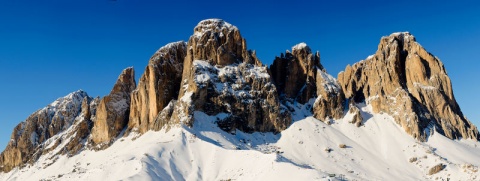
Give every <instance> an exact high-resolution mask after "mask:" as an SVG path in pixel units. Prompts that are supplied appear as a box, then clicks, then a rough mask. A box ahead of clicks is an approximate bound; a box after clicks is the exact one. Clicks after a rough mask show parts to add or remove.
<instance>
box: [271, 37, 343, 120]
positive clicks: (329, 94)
mask: <svg viewBox="0 0 480 181" xmlns="http://www.w3.org/2000/svg"><path fill="white" fill-rule="evenodd" d="M270 73H271V75H272V79H273V81H274V83H275V85H276V87H277V89H278V90H279V91H278V92H279V95H280V99H281V100H284V101H289V102H299V103H301V104H306V103H308V102H309V101H310V99H312V98H313V99H315V102H314V104H313V113H314V116H315V118H317V119H319V120H322V121H327V120H329V119H331V118H335V119H339V118H341V117H342V116H343V109H344V105H343V104H344V99H345V98H344V95H343V92H342V89H341V87H340V86H339V84H338V82H337V80H336V79H335V78H333V77H332V76H331V75H329V74H328V73H327V72H326V70H325V69H324V68H323V66H322V65H321V64H320V53H319V52H318V51H317V52H316V53H315V54H312V51H311V49H310V47H308V46H307V45H306V44H305V43H300V44H297V45H295V46H293V47H292V53H290V52H289V51H287V52H285V55H284V54H282V55H281V56H280V57H276V58H275V60H274V61H273V64H272V65H271V66H270Z"/></svg>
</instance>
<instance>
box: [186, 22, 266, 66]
mask: <svg viewBox="0 0 480 181" xmlns="http://www.w3.org/2000/svg"><path fill="white" fill-rule="evenodd" d="M188 47H189V51H188V56H187V59H186V62H187V63H188V66H189V67H190V63H191V62H193V60H205V61H207V62H209V63H210V64H212V65H229V64H232V63H240V62H244V61H247V62H249V63H254V64H260V61H258V60H257V58H256V57H255V56H254V53H253V52H250V51H247V47H246V41H245V39H244V38H243V37H242V36H241V35H240V31H239V30H238V28H237V27H236V26H233V25H231V24H230V23H227V22H225V21H223V20H221V19H207V20H203V21H201V22H200V23H198V25H197V26H196V27H195V28H194V34H193V35H192V36H191V37H190V40H189V41H188Z"/></svg>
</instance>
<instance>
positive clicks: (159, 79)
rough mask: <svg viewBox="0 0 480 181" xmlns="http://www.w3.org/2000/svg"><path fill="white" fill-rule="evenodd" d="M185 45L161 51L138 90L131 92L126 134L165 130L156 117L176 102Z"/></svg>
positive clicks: (179, 43) (152, 60)
mask: <svg viewBox="0 0 480 181" xmlns="http://www.w3.org/2000/svg"><path fill="white" fill-rule="evenodd" d="M186 51H187V49H186V43H185V42H175V43H170V44H167V45H165V46H164V47H162V48H160V49H159V50H158V51H157V52H156V53H155V54H154V55H153V56H152V58H150V61H149V63H148V65H147V67H146V68H145V72H144V73H143V75H142V76H141V78H140V80H139V83H138V87H137V89H135V90H134V91H133V92H132V95H131V106H130V116H129V117H130V120H129V123H128V129H127V132H131V131H132V130H137V131H139V132H140V133H144V132H146V131H148V130H150V129H153V127H154V125H157V127H158V126H160V127H161V126H163V125H161V124H160V123H157V122H162V121H163V120H158V121H156V117H157V115H158V114H159V112H160V111H162V110H163V109H164V108H165V107H166V106H167V105H168V104H169V103H170V101H172V100H175V99H177V97H178V94H179V90H180V83H181V82H182V72H183V60H184V59H185V55H186Z"/></svg>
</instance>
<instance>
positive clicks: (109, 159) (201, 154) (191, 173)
mask: <svg viewBox="0 0 480 181" xmlns="http://www.w3.org/2000/svg"><path fill="white" fill-rule="evenodd" d="M186 96H187V95H186ZM187 97H188V96H187ZM313 101H314V99H312V100H310V101H309V103H308V104H306V105H301V104H298V105H296V106H294V108H295V113H296V114H297V115H294V122H293V124H292V125H291V126H290V127H289V128H288V129H287V130H284V131H283V132H281V133H280V134H277V135H275V134H273V133H253V134H247V133H243V132H241V131H239V130H237V131H236V132H235V134H228V133H226V132H223V131H222V130H220V129H219V128H218V126H217V125H216V124H215V121H217V120H222V119H225V118H226V117H228V113H220V114H217V115H213V116H209V115H206V114H205V113H203V112H199V111H195V112H194V119H195V121H194V125H193V127H192V128H189V127H186V126H180V125H177V126H175V127H173V128H172V129H170V130H169V131H168V132H165V130H162V131H159V132H153V131H149V132H147V133H145V134H144V135H142V136H140V137H138V136H136V135H130V136H129V137H124V138H120V139H119V140H118V141H116V142H115V143H114V144H113V145H112V146H111V147H109V148H107V149H106V150H103V151H98V152H96V151H92V150H86V151H83V152H81V153H80V154H78V155H75V156H73V157H70V158H67V157H66V156H55V155H50V154H48V155H43V156H42V157H40V160H39V161H38V162H36V163H35V164H33V165H31V166H27V167H24V168H22V169H18V168H17V169H15V170H13V171H11V172H9V173H2V174H0V180H41V179H51V180H60V179H61V180H226V179H232V180H328V179H334V178H329V177H328V175H329V174H335V175H336V180H340V179H339V177H338V176H339V175H344V176H345V178H346V179H347V180H390V179H392V178H395V180H435V179H436V178H437V177H438V178H442V179H446V178H450V179H451V180H478V178H479V177H478V176H479V173H478V166H479V165H480V143H479V142H475V141H473V140H455V141H454V140H450V139H447V138H445V137H444V136H442V135H440V134H438V133H436V132H435V133H434V134H433V135H432V136H431V137H430V138H429V139H428V141H427V142H418V141H416V140H415V139H413V138H412V137H411V136H409V135H408V134H406V133H405V132H404V131H403V129H402V128H400V127H399V126H398V125H397V124H396V123H395V122H394V119H393V118H392V117H391V116H389V115H387V114H374V113H373V112H372V108H371V106H368V105H359V107H360V109H361V114H362V116H363V118H364V126H362V127H356V126H355V125H354V124H350V123H348V122H349V120H350V119H351V118H352V117H353V115H351V114H349V113H347V114H346V115H345V117H344V118H343V119H340V120H333V124H332V125H327V124H325V123H323V122H321V121H319V120H316V119H315V118H313V117H311V114H310V115H309V111H308V109H310V107H309V105H310V104H311V103H313ZM305 116H307V117H306V118H305ZM67 132H68V131H67ZM67 142H68V141H67ZM340 144H345V145H346V148H339V145H340ZM59 148H61V146H59ZM326 148H330V149H332V151H331V152H329V153H328V152H326V151H325V149H326ZM413 157H415V158H417V161H415V162H410V161H409V160H410V159H411V158H413ZM438 163H443V164H445V165H447V166H446V169H445V170H443V171H441V172H439V173H437V174H435V175H433V176H428V175H427V174H426V173H428V169H429V168H430V167H432V166H434V165H436V164H438ZM334 180H335V179H334Z"/></svg>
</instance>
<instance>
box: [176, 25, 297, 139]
mask: <svg viewBox="0 0 480 181" xmlns="http://www.w3.org/2000/svg"><path fill="white" fill-rule="evenodd" d="M187 47H188V51H187V56H186V57H185V61H184V68H183V78H182V84H181V89H180V94H179V99H178V101H177V102H176V103H175V108H174V111H173V112H172V115H171V119H172V121H171V122H182V123H184V124H187V125H192V124H193V120H194V118H193V113H194V111H203V112H205V113H207V114H208V115H216V114H220V113H224V114H226V115H227V116H225V118H224V119H223V120H219V121H218V124H219V126H220V127H221V128H222V129H224V130H226V131H233V130H235V129H239V130H242V131H246V132H252V131H273V132H279V131H281V130H283V129H285V128H286V127H287V126H288V125H290V122H291V116H290V113H289V112H288V111H287V110H286V109H285V108H283V107H282V106H281V105H280V103H279V100H278V96H277V90H276V87H275V86H274V85H273V84H272V82H271V78H270V75H269V74H268V71H267V68H266V67H264V66H262V65H261V63H260V61H259V60H258V59H257V58H256V56H255V52H252V51H247V45H246V42H245V39H243V38H242V37H241V35H240V31H239V30H238V29H237V28H236V27H235V26H233V25H231V24H229V23H227V22H225V21H223V20H218V19H210V20H204V21H202V22H200V23H199V24H198V25H197V27H195V29H194V35H192V36H191V37H190V40H189V41H188V45H187Z"/></svg>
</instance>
